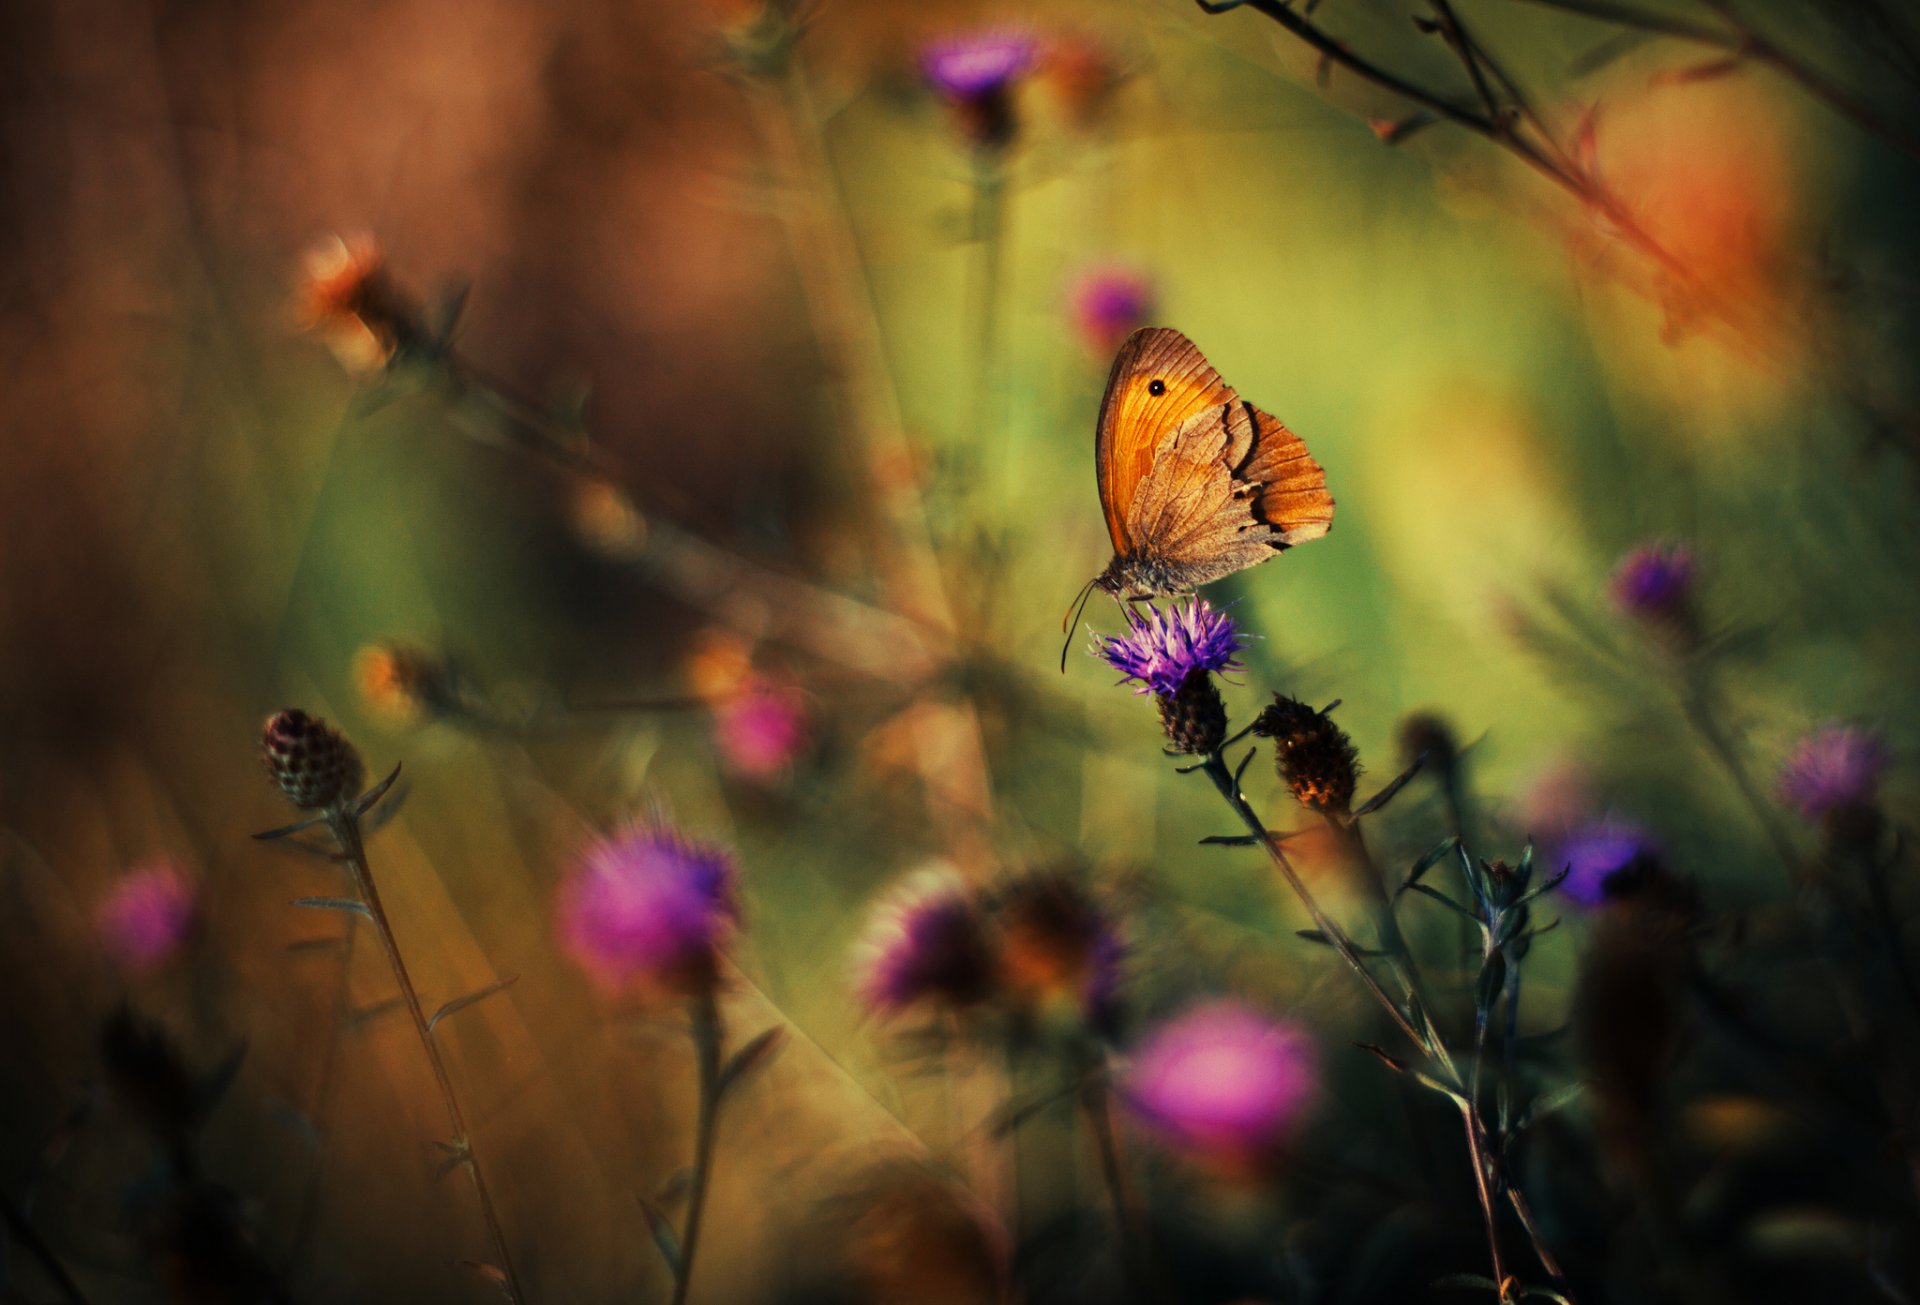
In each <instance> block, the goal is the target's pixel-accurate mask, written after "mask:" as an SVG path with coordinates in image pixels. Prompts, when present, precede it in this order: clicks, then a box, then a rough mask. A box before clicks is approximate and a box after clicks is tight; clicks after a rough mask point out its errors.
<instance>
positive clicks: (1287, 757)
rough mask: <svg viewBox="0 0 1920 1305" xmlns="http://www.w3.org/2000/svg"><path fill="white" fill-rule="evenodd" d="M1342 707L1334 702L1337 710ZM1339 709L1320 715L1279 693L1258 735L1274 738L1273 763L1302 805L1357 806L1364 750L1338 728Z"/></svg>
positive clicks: (1256, 726) (1257, 727)
mask: <svg viewBox="0 0 1920 1305" xmlns="http://www.w3.org/2000/svg"><path fill="white" fill-rule="evenodd" d="M1337 705H1338V704H1337V703H1336V704H1334V706H1337ZM1332 710H1333V706H1328V707H1325V708H1323V709H1321V710H1319V711H1315V710H1314V709H1313V708H1311V707H1309V706H1307V704H1306V703H1304V702H1301V701H1300V700H1299V699H1298V698H1289V697H1287V696H1286V695H1285V694H1282V693H1276V694H1274V695H1273V705H1272V706H1270V707H1268V708H1267V709H1266V710H1265V711H1263V712H1261V713H1260V715H1259V718H1258V719H1256V720H1255V721H1254V723H1253V732H1254V733H1255V734H1257V735H1259V736H1260V737H1261V738H1264V739H1272V740H1273V764H1274V768H1275V769H1276V770H1277V771H1278V772H1279V774H1280V778H1281V780H1282V781H1283V782H1284V783H1285V784H1286V786H1287V787H1288V789H1290V790H1291V791H1292V792H1293V796H1294V799H1295V800H1296V801H1298V802H1299V803H1300V805H1301V806H1303V807H1306V808H1308V809H1309V810H1312V811H1332V812H1342V811H1346V810H1348V809H1350V808H1351V807H1352V806H1353V790H1354V785H1355V784H1356V783H1357V782H1358V777H1359V774H1360V765H1359V755H1360V754H1359V752H1358V751H1357V750H1356V749H1355V748H1354V746H1353V740H1352V739H1350V738H1348V737H1347V732H1346V731H1345V730H1343V729H1341V728H1340V727H1339V726H1338V725H1336V724H1334V722H1333V717H1332V716H1331V715H1330V714H1329V713H1330V712H1332Z"/></svg>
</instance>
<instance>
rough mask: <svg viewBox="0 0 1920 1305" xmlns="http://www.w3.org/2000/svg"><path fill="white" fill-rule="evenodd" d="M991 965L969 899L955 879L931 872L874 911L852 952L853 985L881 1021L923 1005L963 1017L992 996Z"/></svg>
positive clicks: (979, 918)
mask: <svg viewBox="0 0 1920 1305" xmlns="http://www.w3.org/2000/svg"><path fill="white" fill-rule="evenodd" d="M994 963H995V960H994V952H993V946H992V943H991V942H990V941H989V939H988V936H987V926H986V920H985V917H984V915H983V914H982V912H981V909H980V904H979V903H978V902H977V901H976V900H975V898H974V895H973V893H972V892H971V891H970V890H969V889H968V888H967V885H966V883H965V881H963V880H962V879H961V878H960V875H959V874H958V872H956V871H954V870H952V869H949V868H946V867H930V868H928V869H925V870H921V871H919V872H917V873H915V874H913V875H911V876H909V877H908V878H907V879H906V880H905V881H903V882H902V883H900V884H899V885H897V886H896V887H895V888H894V889H893V890H892V891H891V892H889V893H888V894H887V895H886V896H884V897H882V898H881V899H880V901H879V902H878V903H876V904H875V906H874V909H873V913H872V915H871V916H870V918H869V923H868V927H867V932H866V935H865V937H864V938H863V939H862V941H861V943H860V945H859V947H858V949H857V951H856V967H857V972H858V974H857V979H856V983H855V986H856V988H857V990H858V992H859V994H860V998H861V1000H862V1001H864V1002H865V1003H866V1004H867V1006H868V1008H869V1009H871V1010H873V1011H876V1012H878V1013H880V1014H883V1015H891V1014H895V1013H897V1012H899V1011H903V1010H906V1009H907V1008H909V1007H912V1006H917V1005H920V1004H922V1003H926V1004H929V1005H937V1006H944V1007H947V1008H949V1009H954V1010H962V1009H966V1008H967V1007H970V1006H974V1005H976V1004H978V1003H979V1002H981V1001H983V1000H985V999H986V998H987V997H988V996H989V995H990V994H991V992H992V990H993V985H994Z"/></svg>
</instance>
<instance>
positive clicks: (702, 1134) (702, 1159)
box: [673, 985, 722, 1305]
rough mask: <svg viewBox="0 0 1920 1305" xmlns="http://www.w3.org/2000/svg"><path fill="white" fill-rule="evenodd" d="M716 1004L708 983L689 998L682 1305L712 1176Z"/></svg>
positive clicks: (678, 1303)
mask: <svg viewBox="0 0 1920 1305" xmlns="http://www.w3.org/2000/svg"><path fill="white" fill-rule="evenodd" d="M721 1036H722V1034H721V1028H720V1006H719V1003H718V1001H717V1000H716V999H715V997H714V991H713V987H712V985H707V986H705V987H703V988H702V989H701V990H700V992H699V994H698V995H697V996H695V997H694V999H693V1051H694V1058H695V1060H696V1062H697V1064H698V1074H699V1092H700V1101H699V1106H698V1114H697V1116H696V1118H695V1121H694V1126H693V1176H692V1177H691V1178H690V1179H689V1180H688V1186H687V1224H686V1230H685V1231H684V1232H683V1233H682V1234H681V1236H680V1261H679V1263H678V1264H676V1265H675V1266H674V1273H673V1305H685V1302H686V1299H687V1288H688V1285H689V1284H690V1283H691V1282H692V1281H693V1256H694V1252H695V1251H696V1250H697V1249H698V1248H699V1245H700V1227H701V1223H702V1221H703V1220H702V1216H703V1215H704V1214H705V1213H706V1208H707V1184H708V1182H709V1181H711V1179H712V1176H713V1141H714V1136H715V1132H716V1129H715V1124H716V1123H717V1122H718V1120H719V1115H720V1041H721Z"/></svg>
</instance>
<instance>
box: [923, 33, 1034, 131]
mask: <svg viewBox="0 0 1920 1305" xmlns="http://www.w3.org/2000/svg"><path fill="white" fill-rule="evenodd" d="M1036 53H1038V46H1037V44H1036V43H1035V41H1034V39H1033V38H1032V37H1031V36H1028V35H1026V34H1025V33H1022V32H1012V31H1000V32H976V33H972V34H970V35H966V36H956V37H950V38H948V39H946V40H942V41H936V42H934V43H933V44H931V45H929V46H927V47H926V48H925V49H924V50H922V51H921V54H920V72H921V75H922V76H924V77H925V78H926V79H927V84H928V85H929V86H931V87H932V88H933V90H934V92H935V93H936V94H937V95H939V96H940V98H941V99H943V100H945V101H946V102H947V104H948V106H949V107H951V108H952V110H953V112H954V117H955V120H956V121H957V122H958V123H959V126H960V130H961V132H962V134H964V135H965V136H966V137H967V139H968V140H969V141H971V142H972V143H973V144H974V145H975V146H977V147H978V148H980V149H982V150H998V149H1004V148H1005V147H1007V146H1008V145H1011V144H1012V143H1013V140H1014V137H1015V136H1016V135H1018V132H1019V126H1018V122H1017V120H1016V118H1015V116H1014V110H1013V88H1014V86H1015V84H1016V83H1017V82H1018V81H1019V79H1020V78H1021V77H1022V76H1023V75H1024V74H1025V73H1026V72H1027V70H1028V69H1029V68H1030V67H1031V66H1032V64H1033V60H1034V56H1035V54H1036Z"/></svg>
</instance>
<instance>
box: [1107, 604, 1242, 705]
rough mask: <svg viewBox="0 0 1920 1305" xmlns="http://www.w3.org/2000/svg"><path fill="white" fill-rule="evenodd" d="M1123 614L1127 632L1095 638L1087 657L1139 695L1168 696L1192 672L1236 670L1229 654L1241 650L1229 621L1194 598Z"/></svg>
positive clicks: (1240, 640) (1236, 663) (1238, 638)
mask: <svg viewBox="0 0 1920 1305" xmlns="http://www.w3.org/2000/svg"><path fill="white" fill-rule="evenodd" d="M1126 610H1127V625H1128V630H1127V633H1125V634H1122V635H1106V636H1103V637H1101V638H1099V639H1098V640H1097V641H1096V643H1095V645H1094V648H1093V655H1094V656H1096V657H1098V658H1100V659H1101V660H1102V661H1104V662H1106V663H1107V664H1108V665H1109V666H1111V667H1113V669H1114V670H1116V671H1119V672H1120V674H1121V676H1122V680H1121V683H1123V684H1124V683H1125V682H1126V681H1127V680H1138V681H1140V686H1141V687H1140V688H1139V689H1138V690H1136V692H1139V693H1157V694H1160V695H1162V696H1170V695H1172V694H1173V693H1175V692H1177V691H1178V690H1179V688H1180V686H1181V685H1182V684H1184V683H1186V680H1187V677H1188V676H1189V675H1191V674H1193V672H1195V671H1213V672H1219V671H1237V670H1239V669H1240V663H1238V662H1236V661H1235V660H1234V659H1233V655H1234V654H1235V653H1237V652H1239V651H1240V650H1241V649H1242V648H1244V647H1246V646H1247V645H1246V643H1245V641H1244V640H1242V639H1241V637H1240V632H1239V631H1238V630H1236V629H1235V628H1234V625H1233V618H1232V617H1230V616H1228V615H1227V614H1226V613H1225V612H1222V611H1216V610H1215V609H1214V608H1213V607H1212V606H1211V605H1210V604H1209V603H1208V602H1207V600H1206V599H1204V598H1194V599H1192V600H1190V601H1188V602H1185V603H1182V604H1180V605H1178V606H1176V607H1174V608H1172V609H1170V610H1168V611H1165V612H1163V611H1161V610H1160V609H1159V608H1157V607H1154V606H1152V605H1151V604H1149V605H1148V609H1147V610H1148V613H1149V614H1148V615H1146V616H1142V615H1140V612H1139V610H1138V609H1137V608H1132V607H1129V608H1127V609H1126Z"/></svg>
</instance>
